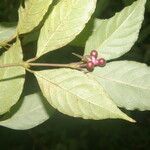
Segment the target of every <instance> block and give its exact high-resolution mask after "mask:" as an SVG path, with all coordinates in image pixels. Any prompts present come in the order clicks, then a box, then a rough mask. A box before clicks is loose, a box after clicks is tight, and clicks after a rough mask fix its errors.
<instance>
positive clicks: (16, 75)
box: [0, 40, 25, 115]
mask: <svg viewBox="0 0 150 150" xmlns="http://www.w3.org/2000/svg"><path fill="white" fill-rule="evenodd" d="M22 57H23V55H22V49H21V45H20V41H19V40H17V42H16V43H15V44H13V45H12V47H11V48H10V49H9V50H8V51H6V52H5V53H3V55H1V56H0V64H1V65H3V64H12V63H20V62H22ZM24 74H25V69H24V68H22V67H8V68H0V115H2V114H4V113H6V112H7V111H9V110H10V108H11V107H12V106H13V105H14V104H15V103H16V102H17V101H18V99H19V97H20V95H21V93H22V89H23V84H24Z"/></svg>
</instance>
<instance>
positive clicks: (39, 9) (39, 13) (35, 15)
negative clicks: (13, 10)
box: [18, 0, 52, 34]
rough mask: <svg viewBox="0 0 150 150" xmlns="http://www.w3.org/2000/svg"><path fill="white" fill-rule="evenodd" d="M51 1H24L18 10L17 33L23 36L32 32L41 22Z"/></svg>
mask: <svg viewBox="0 0 150 150" xmlns="http://www.w3.org/2000/svg"><path fill="white" fill-rule="evenodd" d="M51 3H52V0H25V2H24V6H22V5H21V6H20V8H19V23H18V32H19V34H24V33H27V32H30V31H32V30H33V29H34V28H35V27H37V26H38V25H39V23H40V22H41V21H42V19H43V17H44V15H45V14H46V12H47V11H48V8H49V6H50V5H51Z"/></svg>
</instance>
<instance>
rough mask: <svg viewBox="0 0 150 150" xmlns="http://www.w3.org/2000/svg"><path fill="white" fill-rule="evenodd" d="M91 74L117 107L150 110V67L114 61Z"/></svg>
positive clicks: (130, 62) (131, 62)
mask: <svg viewBox="0 0 150 150" xmlns="http://www.w3.org/2000/svg"><path fill="white" fill-rule="evenodd" d="M91 74H92V76H93V77H94V78H95V79H96V80H97V81H98V82H99V83H100V85H102V86H103V87H104V89H105V90H106V92H107V93H108V94H109V95H110V97H111V98H112V99H113V101H114V102H115V103H116V104H117V105H118V106H119V107H124V108H126V109H128V110H134V109H139V110H150V67H148V66H146V65H145V64H141V63H137V62H133V61H116V62H111V63H108V64H107V65H106V66H105V67H103V68H96V69H95V71H94V72H93V73H91Z"/></svg>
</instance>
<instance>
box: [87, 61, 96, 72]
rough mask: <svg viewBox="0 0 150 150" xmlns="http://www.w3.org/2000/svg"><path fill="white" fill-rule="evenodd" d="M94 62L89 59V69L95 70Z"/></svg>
mask: <svg viewBox="0 0 150 150" xmlns="http://www.w3.org/2000/svg"><path fill="white" fill-rule="evenodd" d="M94 67H95V66H94V64H93V62H92V61H88V62H87V70H88V71H93V69H94Z"/></svg>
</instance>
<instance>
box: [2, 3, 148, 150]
mask: <svg viewBox="0 0 150 150" xmlns="http://www.w3.org/2000/svg"><path fill="white" fill-rule="evenodd" d="M103 1H104V3H103V4H102V0H99V1H98V5H97V9H96V12H95V16H96V17H98V18H109V17H111V16H113V15H114V14H115V12H116V11H120V10H121V9H122V8H124V7H125V6H127V5H129V4H131V3H132V1H133V0H103ZM18 7H19V0H0V22H4V21H5V22H12V21H17V9H18ZM149 18H150V1H149V0H148V2H147V5H146V13H145V20H144V23H143V26H142V29H141V32H140V36H139V39H138V41H137V42H136V44H135V46H134V47H133V48H132V50H131V51H130V52H129V53H127V54H126V55H124V56H123V57H122V58H121V59H128V60H134V61H139V62H143V63H147V64H148V65H150V38H149V35H150V25H149V23H150V19H149ZM126 113H127V114H128V115H130V116H131V117H133V118H134V119H135V120H137V123H136V124H131V123H128V122H126V121H122V120H103V121H92V120H83V119H77V118H72V117H68V116H65V115H63V114H60V113H59V112H56V113H55V114H54V116H53V117H52V118H51V119H50V120H48V121H46V122H45V123H43V124H42V125H40V126H38V127H35V128H34V129H31V130H27V131H15V130H11V129H7V128H4V127H0V150H27V149H29V150H30V149H31V150H32V149H33V150H34V149H36V150H37V149H39V150H100V149H102V150H103V149H106V150H107V149H108V150H116V149H119V150H120V149H121V150H129V149H131V150H149V149H150V112H146V111H145V112H140V111H133V112H131V111H126Z"/></svg>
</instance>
